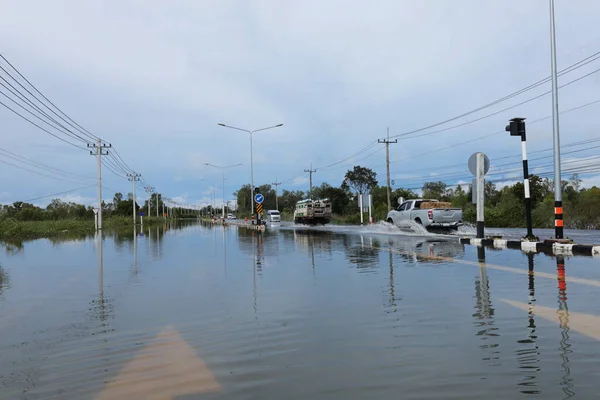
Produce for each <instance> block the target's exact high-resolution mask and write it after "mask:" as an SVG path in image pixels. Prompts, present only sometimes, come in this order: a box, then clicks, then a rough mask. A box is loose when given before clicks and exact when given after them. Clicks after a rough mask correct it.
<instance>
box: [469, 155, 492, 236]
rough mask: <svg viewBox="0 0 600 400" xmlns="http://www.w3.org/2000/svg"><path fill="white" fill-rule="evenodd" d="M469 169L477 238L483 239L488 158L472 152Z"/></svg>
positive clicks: (488, 167) (488, 168)
mask: <svg viewBox="0 0 600 400" xmlns="http://www.w3.org/2000/svg"><path fill="white" fill-rule="evenodd" d="M468 165H469V171H471V173H472V174H473V175H475V179H474V180H473V185H472V187H471V191H472V192H473V202H474V203H476V204H477V238H478V239H483V237H484V231H485V174H487V173H488V171H489V170H490V160H489V158H488V157H487V156H486V155H485V154H484V153H481V152H479V153H473V154H472V155H471V157H469V164H468Z"/></svg>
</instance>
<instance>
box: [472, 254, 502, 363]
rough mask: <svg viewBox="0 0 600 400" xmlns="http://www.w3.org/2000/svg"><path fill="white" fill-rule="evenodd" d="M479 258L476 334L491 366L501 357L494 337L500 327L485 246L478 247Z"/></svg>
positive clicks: (474, 315)
mask: <svg viewBox="0 0 600 400" xmlns="http://www.w3.org/2000/svg"><path fill="white" fill-rule="evenodd" d="M477 258H478V259H479V277H477V278H476V279H475V299H476V302H475V309H476V310H477V311H476V312H475V313H474V314H473V317H475V319H476V321H475V326H476V327H477V328H478V330H477V332H476V333H475V336H479V337H480V338H481V340H482V341H483V343H484V344H482V345H480V346H479V347H480V348H481V349H483V350H487V351H488V353H489V355H488V356H485V357H483V358H482V360H484V361H488V362H490V364H489V365H490V366H497V365H498V364H497V361H496V360H498V359H499V353H500V352H499V351H498V349H497V348H498V346H499V344H498V343H497V340H495V339H494V338H495V337H497V336H499V334H498V333H497V332H496V331H497V330H498V328H496V327H495V326H494V308H493V307H492V302H491V299H490V284H489V281H488V276H487V268H486V265H485V248H484V247H478V248H477Z"/></svg>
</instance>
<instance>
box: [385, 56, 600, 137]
mask: <svg viewBox="0 0 600 400" xmlns="http://www.w3.org/2000/svg"><path fill="white" fill-rule="evenodd" d="M598 58H600V52H596V53H594V54H592V55H591V56H589V57H587V58H585V59H583V60H581V61H578V62H576V63H575V64H572V65H571V66H569V67H567V68H565V69H564V70H562V71H560V72H559V74H558V75H559V76H561V75H564V74H567V73H569V72H572V71H574V70H576V69H578V68H581V67H583V66H584V65H587V64H589V63H591V62H593V61H596V60H597V59H598ZM598 71H600V70H596V71H594V72H592V73H590V74H587V75H584V76H583V77H581V78H578V79H576V80H574V81H571V82H569V83H568V84H565V85H562V86H561V87H564V86H566V85H570V84H572V83H575V82H577V81H578V80H580V79H583V78H585V77H587V76H589V75H591V74H593V73H596V72H598ZM550 79H551V78H550V77H548V78H545V79H542V80H540V81H538V82H535V83H534V84H532V85H529V86H527V87H525V88H522V89H520V90H518V91H516V92H514V93H511V94H509V95H507V96H504V97H502V98H500V99H497V100H494V101H492V102H491V103H488V104H485V105H483V106H481V107H478V108H476V109H473V110H471V111H467V112H466V113H463V114H460V115H458V116H456V117H452V118H449V119H447V120H444V121H441V122H437V123H435V124H432V125H429V126H426V127H423V128H419V129H414V130H412V131H408V132H404V133H401V134H398V135H394V136H392V137H393V138H396V137H403V136H408V135H411V134H413V133H418V132H422V131H425V130H428V129H431V128H435V127H437V126H440V125H445V124H447V123H448V122H452V121H456V120H457V119H460V118H463V117H466V116H468V115H471V114H474V113H476V112H478V111H481V110H484V109H486V108H489V107H492V106H494V105H496V104H499V103H501V102H504V101H506V100H509V99H511V98H513V97H516V96H518V95H520V94H522V93H525V92H527V91H529V90H531V89H534V88H536V87H538V86H540V85H542V84H544V83H547V82H550ZM548 93H552V91H549V92H546V93H544V94H543V95H546V94H548ZM538 97H541V96H538ZM538 97H535V98H534V99H532V100H535V99H536V98H538ZM521 104H523V103H521ZM492 115H495V114H492ZM490 116H491V115H490ZM415 137H417V136H415Z"/></svg>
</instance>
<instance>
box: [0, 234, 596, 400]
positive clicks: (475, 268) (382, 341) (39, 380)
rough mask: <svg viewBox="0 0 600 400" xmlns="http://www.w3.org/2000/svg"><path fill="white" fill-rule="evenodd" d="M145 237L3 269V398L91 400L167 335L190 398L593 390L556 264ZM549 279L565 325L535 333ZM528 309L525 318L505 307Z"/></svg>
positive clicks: (303, 239)
mask: <svg viewBox="0 0 600 400" xmlns="http://www.w3.org/2000/svg"><path fill="white" fill-rule="evenodd" d="M138 229H140V227H135V228H133V229H130V230H123V231H118V232H117V231H114V232H111V231H106V232H104V233H103V236H104V238H102V236H101V235H96V237H95V239H91V240H87V241H84V242H77V241H75V242H62V243H61V244H58V243H57V242H55V243H51V242H47V241H39V242H35V243H27V244H25V246H24V249H23V250H22V251H21V253H19V254H9V255H6V254H5V253H3V254H2V257H3V258H0V261H1V262H2V265H1V266H0V354H1V356H0V398H7V399H13V398H14V399H19V398H20V399H25V400H32V399H45V398H48V399H50V398H57V399H58V398H60V399H61V400H62V399H65V400H71V399H73V400H74V399H83V398H90V399H93V398H99V397H98V394H99V393H101V392H102V391H103V390H104V389H105V388H106V386H107V383H108V385H109V386H110V382H112V383H113V385H114V384H116V386H119V385H120V382H122V381H123V380H126V379H128V375H127V374H124V375H123V371H126V372H128V373H129V372H130V373H131V374H134V372H135V371H134V372H131V368H128V367H127V366H128V365H130V364H131V361H132V360H140V358H139V357H140V350H141V349H147V348H155V347H161V345H162V344H164V343H161V340H157V339H156V338H157V337H160V335H159V333H160V332H161V331H164V330H165V328H166V327H167V326H171V328H169V330H170V331H171V332H177V334H176V335H175V336H176V337H178V338H181V341H185V342H186V343H187V344H186V346H184V347H182V348H185V349H186V350H185V353H186V354H184V355H180V354H171V355H172V357H173V358H172V359H171V358H169V362H172V363H173V364H177V363H178V362H179V361H178V357H179V356H182V358H184V359H189V358H190V357H191V356H193V357H201V358H202V360H203V363H204V364H205V368H207V369H209V370H210V373H211V374H212V375H213V376H214V378H215V379H216V380H217V381H218V386H219V387H222V391H220V392H215V393H211V394H210V395H203V394H197V393H192V392H190V393H189V396H190V398H204V397H202V396H206V398H213V399H227V400H238V399H239V400H241V399H246V398H279V397H282V396H284V397H286V398H290V399H306V398H315V399H320V398H327V399H334V400H342V399H343V400H346V399H355V398H356V399H360V398H377V399H379V398H381V399H392V398H398V393H402V396H401V397H402V398H419V399H425V400H433V399H440V398H456V399H459V398H460V399H469V400H475V399H477V400H478V399H481V398H482V397H487V398H490V399H496V398H497V399H503V398H512V397H514V393H516V392H517V390H518V391H519V392H521V393H522V394H524V395H526V396H528V395H539V394H542V393H543V394H544V395H545V396H546V397H548V398H554V397H556V395H555V393H559V394H560V396H564V398H569V397H572V396H573V393H575V392H577V393H578V394H579V395H581V393H582V392H583V391H584V390H585V388H586V385H587V387H594V386H595V385H597V383H596V381H595V380H594V375H593V372H591V371H594V370H595V369H596V368H595V367H598V366H599V365H598V363H597V361H596V360H597V359H598V357H599V355H598V352H597V350H596V349H595V347H594V346H593V344H594V343H593V342H592V343H591V344H590V341H591V339H589V338H584V337H582V335H571V336H569V315H568V307H567V293H566V289H567V288H566V279H565V271H564V258H556V266H555V265H554V261H555V260H554V259H551V258H549V257H547V256H546V255H533V254H528V255H527V256H526V257H525V256H523V255H521V253H519V252H508V251H506V252H493V253H492V252H487V254H486V249H485V248H481V249H477V251H476V250H475V248H473V247H467V248H465V246H464V245H462V244H460V243H459V242H458V241H456V240H444V239H440V238H436V237H410V238H408V237H401V236H399V235H396V236H384V235H382V234H371V235H369V234H367V233H365V232H361V233H357V234H345V233H340V232H331V231H325V230H322V231H318V230H310V229H278V230H276V231H267V232H255V231H249V230H245V229H238V228H236V227H232V226H222V225H212V224H209V225H202V224H195V225H189V224H187V225H178V224H170V223H166V224H165V225H164V226H159V227H158V228H157V227H156V226H153V227H143V228H141V230H138ZM217 230H218V231H217ZM219 246H221V247H219ZM94 253H95V254H94ZM94 256H95V257H94ZM445 257H451V258H452V259H453V260H449V259H448V258H445ZM510 257H512V258H510ZM486 258H487V259H488V261H489V262H490V264H486V262H488V261H486ZM90 261H91V262H90ZM461 261H462V263H461ZM578 261H579V260H578V259H574V260H573V263H577V262H578ZM534 263H536V265H535V266H534ZM492 264H493V265H495V266H500V265H504V266H507V267H509V266H510V267H511V268H506V269H504V270H502V269H499V268H492ZM519 268H520V272H525V271H526V269H527V268H529V274H522V273H521V274H519V273H517V274H514V273H512V272H511V271H514V270H516V269H519ZM536 268H538V269H541V271H543V273H540V274H539V275H537V277H538V281H536V280H535V277H536V276H534V273H533V272H534V269H536ZM554 268H556V271H557V275H558V310H563V311H564V315H563V314H561V319H560V324H559V326H557V325H556V324H551V323H548V322H546V324H545V325H542V324H541V322H540V321H538V320H536V316H535V314H534V312H535V304H536V302H538V301H539V302H540V303H541V304H548V301H555V300H554V299H555V296H556V288H555V282H556V281H555V280H554V279H555V276H554ZM585 269H586V268H585V267H581V268H580V269H579V270H578V271H581V270H585ZM548 271H552V274H548ZM586 271H587V272H588V273H589V274H590V275H592V274H595V273H597V272H596V270H595V269H593V268H589V269H587V270H586ZM525 276H527V279H525ZM540 276H541V277H540ZM9 277H10V279H9ZM9 280H10V286H9V284H8V282H9ZM526 280H527V283H525V281H526ZM536 285H537V287H536ZM544 285H545V286H544ZM580 286H583V285H580ZM8 287H10V290H7V288H8ZM583 287H584V289H585V288H586V287H585V286H583ZM473 289H474V292H473ZM569 289H570V291H571V296H572V297H573V298H575V297H577V298H578V299H580V298H581V299H582V302H581V303H578V304H582V303H584V302H585V301H588V300H589V304H593V300H594V293H591V294H590V293H588V292H586V291H585V290H578V285H572V286H570V287H569ZM527 295H528V299H529V310H528V312H527V310H525V311H523V312H520V313H519V312H516V311H515V310H513V309H510V308H505V307H502V306H501V305H500V304H498V299H501V298H502V299H504V298H506V299H515V301H516V300H518V299H519V298H524V297H525V296H527ZM549 299H550V300H549ZM523 301H524V300H523ZM571 303H572V304H571V307H572V308H575V307H576V306H575V302H574V301H573V300H572V301H571ZM7 304H9V305H10V307H7ZM541 304H540V305H541ZM5 310H6V311H7V313H4V314H8V312H10V313H11V315H10V318H12V321H14V322H15V323H11V324H8V323H6V321H7V319H6V315H3V311H5ZM553 311H554V310H553ZM577 311H579V310H577ZM539 318H541V314H540V316H538V319H539ZM571 320H572V324H574V323H575V317H574V316H572V317H571ZM524 328H525V331H524ZM573 328H575V325H573ZM541 329H544V335H543V337H544V338H545V340H540V339H539V338H538V336H540V335H539V332H540V330H541ZM465 331H466V332H465ZM465 333H466V334H465ZM574 343H575V344H576V345H574ZM585 346H587V347H585ZM167 348H169V347H167ZM178 348H179V347H178ZM575 348H576V349H577V350H578V352H577V351H574V349H575ZM500 349H502V356H501V355H500ZM582 349H585V351H582ZM540 354H544V355H545V356H546V358H541V357H540ZM141 359H142V360H143V357H141ZM582 359H585V362H586V363H587V364H586V366H587V368H586V369H585V370H582V368H576V365H579V364H578V363H577V362H578V361H580V360H582ZM542 361H543V362H542ZM133 364H135V365H137V364H136V363H133ZM194 365H197V364H194ZM542 365H543V366H544V371H542V369H541V366H542ZM332 371H334V372H332ZM188 372H189V374H190V375H192V374H193V372H194V371H188ZM135 373H137V372H135ZM140 374H141V375H143V378H145V379H153V380H154V379H155V378H156V379H159V380H164V381H165V382H167V383H165V386H164V387H165V388H167V389H168V388H169V387H179V388H180V387H181V385H180V384H185V382H180V381H177V377H172V376H169V374H168V373H167V372H165V371H163V370H161V369H160V368H155V367H154V366H145V368H142V372H140ZM144 374H146V375H144ZM169 379H171V380H172V381H169ZM576 382H577V384H578V385H579V386H576V385H575V383H576ZM188 383H189V382H188ZM167 389H165V390H167ZM161 393H162V392H161ZM186 395H187V394H186ZM553 395H554V397H552V396H553ZM3 396H5V397H3ZM540 397H541V396H540ZM166 398H169V397H168V396H167V397H166ZM170 398H177V397H176V395H175V394H173V395H172V396H171V397H170ZM582 398H587V397H585V396H583V397H582Z"/></svg>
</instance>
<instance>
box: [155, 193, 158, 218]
mask: <svg viewBox="0 0 600 400" xmlns="http://www.w3.org/2000/svg"><path fill="white" fill-rule="evenodd" d="M155 196H156V218H158V192H156V193H155Z"/></svg>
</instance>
